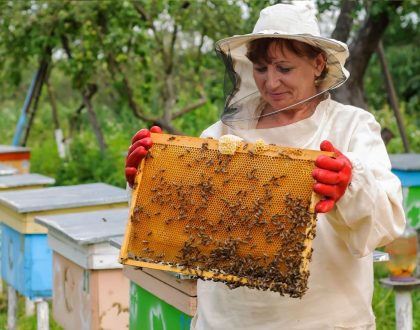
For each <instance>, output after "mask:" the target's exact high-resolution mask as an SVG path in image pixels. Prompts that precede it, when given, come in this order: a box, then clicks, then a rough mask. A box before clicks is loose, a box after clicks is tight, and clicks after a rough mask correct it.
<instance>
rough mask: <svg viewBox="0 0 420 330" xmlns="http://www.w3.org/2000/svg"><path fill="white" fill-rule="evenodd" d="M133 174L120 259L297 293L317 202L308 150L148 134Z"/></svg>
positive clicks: (303, 278) (301, 288)
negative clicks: (223, 147) (225, 148)
mask: <svg viewBox="0 0 420 330" xmlns="http://www.w3.org/2000/svg"><path fill="white" fill-rule="evenodd" d="M152 139H153V142H154V145H153V147H152V148H151V149H150V151H149V154H148V157H147V159H146V160H145V161H144V162H142V164H141V167H140V170H139V171H138V175H137V178H136V182H137V185H136V187H135V190H134V193H133V198H132V203H131V209H130V218H129V221H128V224H127V229H126V233H125V239H124V243H123V245H122V249H121V253H120V259H121V262H122V263H123V264H126V265H132V266H138V267H145V268H152V269H160V270H168V271H175V272H180V273H183V274H190V275H193V276H196V277H199V278H202V279H210V280H219V281H224V282H225V283H226V284H228V285H229V286H230V287H232V288H234V287H237V286H239V285H246V286H249V287H253V288H258V289H261V290H271V291H276V292H279V293H280V294H282V295H283V294H289V295H290V296H291V297H301V296H302V295H303V294H304V292H305V290H306V289H307V279H308V276H309V270H308V263H309V261H310V258H311V252H312V251H311V243H312V239H313V238H314V236H315V228H316V214H315V213H314V206H315V203H316V201H317V198H316V195H315V194H314V193H313V190H312V187H313V184H314V179H313V178H312V170H313V169H314V167H315V164H314V160H315V159H316V157H317V156H318V155H320V154H326V155H333V154H332V153H325V152H320V151H315V150H304V149H293V148H282V147H278V146H275V145H264V144H261V143H256V144H255V145H254V144H250V143H244V142H241V143H239V144H238V145H237V147H236V152H235V153H234V154H233V155H226V154H222V153H220V152H219V151H218V149H219V147H220V146H219V142H218V141H217V140H213V139H200V138H190V137H182V136H172V135H167V134H153V135H152Z"/></svg>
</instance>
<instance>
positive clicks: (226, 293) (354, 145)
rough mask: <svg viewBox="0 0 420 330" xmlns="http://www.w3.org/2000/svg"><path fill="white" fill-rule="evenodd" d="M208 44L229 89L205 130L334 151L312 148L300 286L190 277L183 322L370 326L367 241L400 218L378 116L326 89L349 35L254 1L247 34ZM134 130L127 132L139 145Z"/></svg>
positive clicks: (335, 80)
mask: <svg viewBox="0 0 420 330" xmlns="http://www.w3.org/2000/svg"><path fill="white" fill-rule="evenodd" d="M216 51H217V53H218V54H219V55H220V56H221V58H222V59H223V61H224V63H225V66H226V73H227V77H229V80H228V85H229V86H225V90H226V91H227V92H228V95H227V97H226V104H225V110H224V113H223V114H222V118H221V121H219V122H217V123H215V124H214V125H212V126H211V127H209V128H208V129H206V130H205V131H204V132H203V134H202V136H203V137H213V138H219V137H221V136H223V135H226V134H234V135H237V136H239V137H241V138H243V139H244V140H245V141H247V142H255V141H256V140H257V139H260V138H262V139H263V140H264V141H265V142H266V143H274V144H277V145H282V146H289V147H296V148H306V149H319V148H320V149H321V150H324V151H333V152H335V154H336V157H335V158H332V157H327V156H319V157H318V158H317V160H316V166H317V167H316V169H315V170H314V171H313V177H314V179H315V180H316V183H315V185H314V188H313V189H314V191H315V192H317V193H318V194H319V195H321V196H323V198H322V200H321V201H320V202H319V203H318V204H317V205H316V211H317V212H318V213H319V214H318V222H317V236H316V238H315V239H314V242H313V255H312V261H311V263H310V266H309V267H310V274H311V275H310V277H309V282H308V290H307V292H306V294H305V295H304V296H303V297H302V298H301V299H296V298H290V297H286V296H280V295H279V294H278V293H274V292H266V291H258V290H255V289H249V288H246V287H239V288H236V289H233V290H231V289H229V288H228V287H227V286H226V285H225V284H223V283H216V282H212V281H199V282H198V291H197V295H198V308H197V314H196V315H195V317H194V318H193V320H192V324H191V328H192V329H199V330H202V329H206V330H217V329H220V330H222V329H223V330H225V329H229V330H233V329H238V330H239V329H240V330H245V329H253V330H254V329H255V330H260V329H264V330H270V329H273V330H274V329H276V330H279V329H285V330H290V329H310V330H314V329H322V330H325V329H375V317H374V315H373V311H372V308H371V300H372V293H373V262H372V251H373V250H374V249H375V248H376V247H378V246H381V245H384V244H386V243H388V242H390V241H392V240H393V239H395V238H396V237H397V236H398V235H399V234H400V233H401V232H402V230H403V228H404V224H405V218H404V214H403V209H402V206H401V198H402V196H401V186H400V182H399V180H398V179H397V178H396V177H395V176H394V175H393V174H392V173H391V171H390V161H389V158H388V156H387V152H386V149H385V146H384V144H383V142H382V139H381V136H380V127H379V124H378V123H377V122H376V121H375V119H374V117H373V116H372V115H371V114H370V113H368V112H367V111H365V110H362V109H359V108H356V107H353V106H347V105H343V104H340V103H337V102H335V101H333V100H331V99H330V97H329V94H328V91H330V90H331V89H333V88H337V87H339V86H340V85H342V84H343V83H344V82H345V81H346V79H347V77H348V75H349V74H348V72H347V71H346V69H345V68H344V62H345V60H346V58H347V56H348V50H347V46H346V45H345V44H343V43H341V42H339V41H336V40H333V39H328V38H324V37H321V36H320V33H319V27H318V25H317V21H316V18H315V16H314V15H313V14H312V13H311V12H310V11H309V10H308V9H303V8H301V7H295V6H293V5H284V4H278V5H274V6H271V7H267V8H265V9H263V10H262V11H261V13H260V17H259V19H258V21H257V23H256V25H255V28H254V31H253V32H252V33H251V34H246V35H241V36H234V37H231V38H227V39H223V40H220V41H218V42H217V43H216ZM226 87H229V89H227V88H226ZM154 130H155V131H156V130H157V131H158V130H159V129H157V128H154ZM143 132H145V131H144V130H143ZM143 135H144V134H143ZM143 135H142V134H138V135H137V138H136V137H135V138H134V139H133V143H137V145H138V146H139V145H140V144H139V141H141V139H140V137H141V136H143ZM146 135H147V134H146ZM146 139H148V137H146ZM136 141H137V142H136ZM143 145H147V143H143ZM140 148H141V149H140V151H141V152H139V151H136V149H138V148H135V147H133V146H132V147H131V149H130V150H131V153H130V155H129V156H128V160H127V163H128V165H127V168H126V175H127V180H128V182H131V183H132V182H134V174H135V170H136V167H137V164H138V162H139V160H140V158H141V157H143V156H144V155H145V153H146V149H147V148H143V147H141V146H140ZM130 157H131V158H130Z"/></svg>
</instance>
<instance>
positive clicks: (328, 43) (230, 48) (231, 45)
mask: <svg viewBox="0 0 420 330" xmlns="http://www.w3.org/2000/svg"><path fill="white" fill-rule="evenodd" d="M262 38H279V39H291V40H296V41H300V42H304V43H308V44H310V45H313V46H316V47H319V48H321V49H322V50H324V51H325V52H327V53H329V54H336V53H342V54H343V55H344V56H343V57H344V58H347V57H348V47H347V45H346V44H345V43H343V42H341V41H338V40H335V39H330V38H324V37H319V36H313V35H310V34H289V33H281V32H274V31H262V32H258V33H249V34H244V35H237V36H233V37H229V38H225V39H221V40H219V41H217V42H216V44H215V47H216V49H218V50H221V51H223V52H224V53H228V52H231V54H232V55H236V56H242V55H243V56H244V55H245V53H243V48H242V47H241V46H245V45H246V44H247V43H249V42H250V41H252V40H256V39H262ZM241 48H242V49H241ZM235 50H239V52H235ZM343 64H344V63H343Z"/></svg>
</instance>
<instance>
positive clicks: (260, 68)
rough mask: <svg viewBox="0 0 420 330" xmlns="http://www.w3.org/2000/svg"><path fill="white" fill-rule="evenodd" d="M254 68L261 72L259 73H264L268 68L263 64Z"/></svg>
mask: <svg viewBox="0 0 420 330" xmlns="http://www.w3.org/2000/svg"><path fill="white" fill-rule="evenodd" d="M254 70H255V71H257V72H259V73H264V72H266V71H267V68H266V67H265V66H261V67H254Z"/></svg>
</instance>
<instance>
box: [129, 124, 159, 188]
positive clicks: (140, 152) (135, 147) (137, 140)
mask: <svg viewBox="0 0 420 330" xmlns="http://www.w3.org/2000/svg"><path fill="white" fill-rule="evenodd" d="M151 132H152V133H162V129H161V128H160V127H159V126H153V127H152V128H150V131H149V130H148V129H147V128H143V129H141V130H140V131H138V132H137V133H136V134H135V135H134V136H133V138H132V139H131V146H130V148H128V154H127V158H126V160H125V178H126V179H127V182H128V184H129V185H130V187H133V185H134V179H135V178H136V174H137V167H138V166H139V164H140V162H141V160H142V159H143V158H144V157H146V155H147V151H148V150H149V149H150V148H151V147H152V145H153V142H152V139H151V138H150V133H151Z"/></svg>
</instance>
